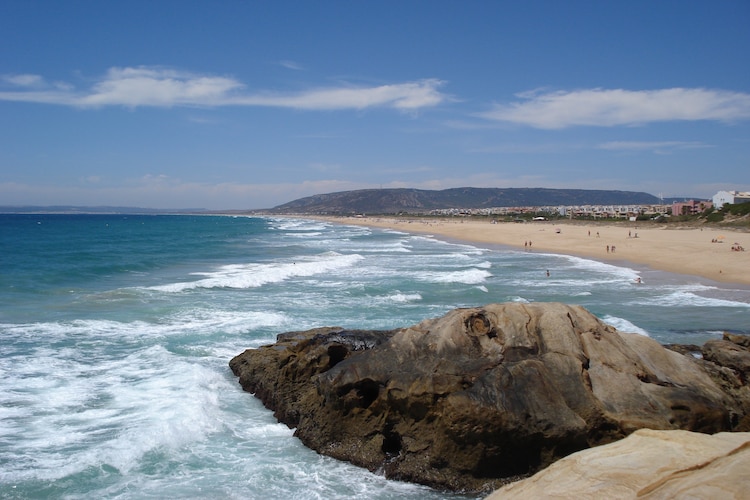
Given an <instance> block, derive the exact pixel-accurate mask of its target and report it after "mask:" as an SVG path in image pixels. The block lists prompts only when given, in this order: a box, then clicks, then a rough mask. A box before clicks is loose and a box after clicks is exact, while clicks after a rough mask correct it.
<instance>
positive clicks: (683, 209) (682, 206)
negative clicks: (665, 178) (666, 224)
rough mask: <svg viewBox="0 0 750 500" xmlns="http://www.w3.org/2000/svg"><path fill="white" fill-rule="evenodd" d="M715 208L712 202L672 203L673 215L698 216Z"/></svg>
mask: <svg viewBox="0 0 750 500" xmlns="http://www.w3.org/2000/svg"><path fill="white" fill-rule="evenodd" d="M713 206H714V204H713V203H712V202H710V201H703V200H689V201H676V202H674V203H672V215H698V214H699V213H702V212H704V211H705V210H706V209H709V208H711V207H713Z"/></svg>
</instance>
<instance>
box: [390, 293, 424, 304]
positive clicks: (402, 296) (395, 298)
mask: <svg viewBox="0 0 750 500" xmlns="http://www.w3.org/2000/svg"><path fill="white" fill-rule="evenodd" d="M387 299H388V300H389V301H390V302H396V303H399V304H405V303H407V302H414V301H418V300H422V296H421V295H420V294H418V293H394V294H393V295H389V296H388V297H387Z"/></svg>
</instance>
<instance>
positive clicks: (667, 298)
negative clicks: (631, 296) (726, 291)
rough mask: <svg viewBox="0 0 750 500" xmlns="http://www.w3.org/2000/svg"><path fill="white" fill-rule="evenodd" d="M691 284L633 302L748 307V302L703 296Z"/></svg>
mask: <svg viewBox="0 0 750 500" xmlns="http://www.w3.org/2000/svg"><path fill="white" fill-rule="evenodd" d="M694 289H695V288H694V287H693V286H687V287H684V288H677V289H673V290H671V291H669V292H667V293H664V294H663V295H659V296H658V297H652V298H650V299H648V300H636V301H634V302H633V303H634V304H648V305H659V306H664V307H675V306H682V307H685V306H689V307H731V308H737V307H742V308H750V303H747V302H741V301H734V300H727V299H721V298H717V297H704V296H702V295H698V294H696V293H694V292H693V291H692V290H694Z"/></svg>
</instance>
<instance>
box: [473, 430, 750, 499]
mask: <svg viewBox="0 0 750 500" xmlns="http://www.w3.org/2000/svg"><path fill="white" fill-rule="evenodd" d="M749 491H750V432H733V433H728V432H722V433H719V434H714V435H712V436H711V435H707V434H699V433H695V432H687V431H658V430H650V429H642V430H638V431H635V432H634V433H633V434H631V435H630V436H628V437H627V438H625V439H623V440H622V441H618V442H616V443H612V444H608V445H605V446H599V447H597V448H593V449H590V450H584V451H579V452H578V453H574V454H573V455H570V456H567V457H565V458H563V459H561V460H560V461H558V462H555V463H554V464H552V465H551V466H550V467H548V468H547V469H544V470H543V471H541V472H539V473H537V474H535V475H534V476H532V477H530V478H527V479H524V480H522V481H518V482H516V483H513V484H510V485H507V486H504V487H502V488H501V489H499V490H498V491H496V492H494V493H493V494H492V495H490V496H489V497H487V500H516V499H519V500H527V499H529V498H576V499H579V500H585V499H589V498H590V499H599V498H607V499H610V500H616V499H632V498H641V499H644V500H655V499H670V500H671V499H673V498H705V499H709V498H747V496H748V492H749Z"/></svg>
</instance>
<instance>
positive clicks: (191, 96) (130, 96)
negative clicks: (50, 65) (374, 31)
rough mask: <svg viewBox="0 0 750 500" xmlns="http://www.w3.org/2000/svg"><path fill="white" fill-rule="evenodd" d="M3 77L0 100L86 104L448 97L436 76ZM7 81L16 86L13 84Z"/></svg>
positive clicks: (402, 106)
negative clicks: (331, 81)
mask: <svg viewBox="0 0 750 500" xmlns="http://www.w3.org/2000/svg"><path fill="white" fill-rule="evenodd" d="M2 81H3V82H4V83H5V84H6V85H5V87H6V88H5V89H3V90H0V100H4V101H16V102H33V103H44V104H58V105H64V106H74V107H81V108H98V107H104V106H124V107H130V108H136V107H141V106H150V107H174V106H192V107H218V106H265V107H280V108H294V109H304V110H344V109H357V110H361V109H366V108H376V107H381V108H394V109H398V110H402V111H416V110H419V109H421V108H426V107H430V106H436V105H438V104H440V103H441V102H443V101H445V100H446V99H447V97H446V96H445V95H444V94H442V93H441V92H440V91H439V90H438V88H439V87H440V86H441V85H442V82H441V81H439V80H435V79H425V80H418V81H413V82H405V83H396V84H391V85H380V86H375V87H372V86H371V87H361V86H341V87H333V88H314V89H310V90H306V91H302V92H296V93H284V92H276V91H270V90H266V91H260V92H249V91H248V90H247V87H246V85H245V84H244V83H242V82H240V81H238V80H236V79H234V78H230V77H225V76H212V75H197V74H193V73H188V72H183V71H176V70H172V69H164V68H153V67H137V68H111V69H110V70H109V71H108V72H107V74H106V75H105V76H104V77H103V78H101V79H100V80H98V81H96V82H95V83H94V84H93V85H91V86H90V88H87V89H83V90H77V89H75V88H74V87H72V86H70V85H61V84H55V85H47V84H45V83H44V80H43V79H42V78H41V77H40V76H37V75H7V76H5V77H3V78H2ZM32 84H33V85H32ZM8 85H10V86H11V87H12V88H11V89H8V88H7V87H8Z"/></svg>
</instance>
